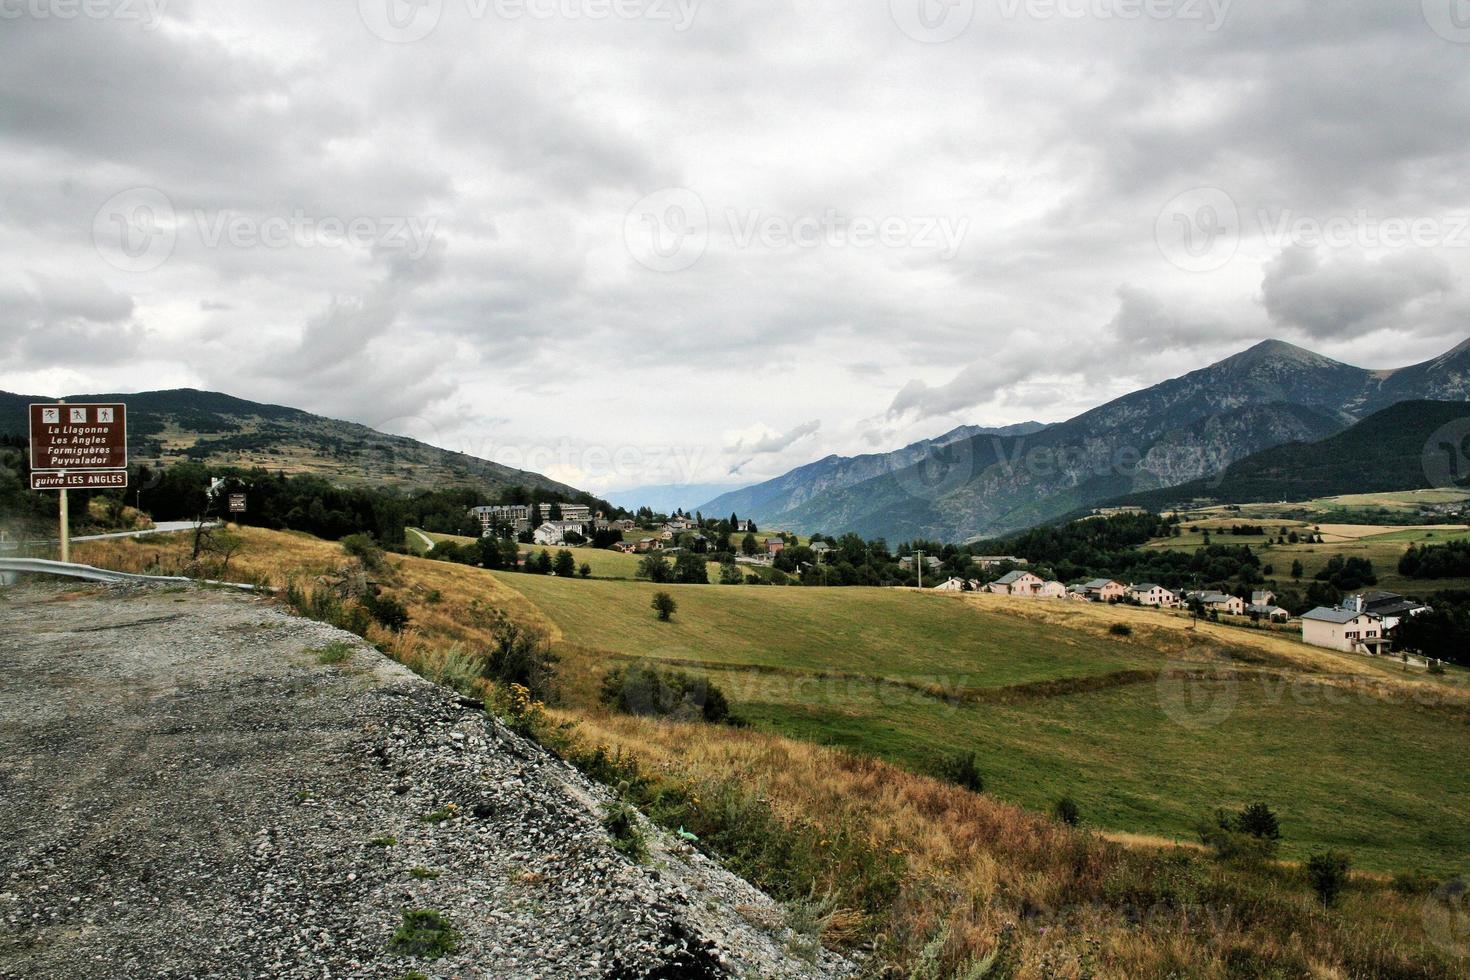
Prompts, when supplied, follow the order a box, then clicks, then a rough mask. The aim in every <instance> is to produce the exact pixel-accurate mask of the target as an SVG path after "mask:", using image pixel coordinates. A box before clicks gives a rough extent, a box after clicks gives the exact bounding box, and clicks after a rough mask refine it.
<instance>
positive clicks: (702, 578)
mask: <svg viewBox="0 0 1470 980" xmlns="http://www.w3.org/2000/svg"><path fill="white" fill-rule="evenodd" d="M673 581H675V582H678V583H679V584H680V585H708V584H709V564H708V563H707V562H706V561H705V560H704V559H703V558H702V557H700V556H699V555H696V554H694V553H693V552H690V551H686V552H683V553H682V554H680V555H679V557H678V558H676V559H674V577H673Z"/></svg>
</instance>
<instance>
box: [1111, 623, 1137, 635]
mask: <svg viewBox="0 0 1470 980" xmlns="http://www.w3.org/2000/svg"><path fill="white" fill-rule="evenodd" d="M1108 632H1109V633H1111V634H1113V635H1114V636H1132V635H1133V627H1132V626H1129V625H1128V624H1127V623H1114V624H1113V625H1112V626H1109V627H1108Z"/></svg>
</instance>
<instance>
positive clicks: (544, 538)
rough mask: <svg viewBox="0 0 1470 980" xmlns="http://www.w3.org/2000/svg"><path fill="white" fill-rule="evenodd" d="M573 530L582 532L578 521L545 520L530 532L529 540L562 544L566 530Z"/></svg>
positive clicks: (540, 543) (543, 543) (548, 543)
mask: <svg viewBox="0 0 1470 980" xmlns="http://www.w3.org/2000/svg"><path fill="white" fill-rule="evenodd" d="M569 531H574V532H576V533H577V534H581V533H582V524H581V522H579V521H547V522H546V523H545V524H542V525H541V526H540V527H538V528H537V529H536V530H535V531H534V532H532V534H531V540H532V541H534V542H535V543H536V544H539V545H549V546H555V545H562V544H566V540H567V532H569Z"/></svg>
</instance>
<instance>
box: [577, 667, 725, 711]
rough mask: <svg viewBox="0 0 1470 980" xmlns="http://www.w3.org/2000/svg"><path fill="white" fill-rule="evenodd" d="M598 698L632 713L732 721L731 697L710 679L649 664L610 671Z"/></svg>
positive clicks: (603, 681)
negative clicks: (661, 668) (726, 695)
mask: <svg viewBox="0 0 1470 980" xmlns="http://www.w3.org/2000/svg"><path fill="white" fill-rule="evenodd" d="M598 700H600V701H601V702H602V703H603V704H604V705H606V706H607V707H609V708H613V709H615V710H617V711H621V712H623V713H624V714H630V715H643V716H648V717H655V718H672V719H675V720H677V721H695V720H703V721H708V722H724V721H729V720H730V702H729V700H728V699H727V698H726V697H725V693H724V692H723V691H721V690H720V689H719V688H718V687H716V686H715V685H714V684H712V683H710V681H709V680H708V679H707V678H704V677H699V676H696V675H693V674H686V673H684V672H683V671H678V670H659V669H657V668H655V667H652V666H649V665H646V664H632V665H630V666H627V667H619V668H616V669H614V670H611V671H609V672H608V674H607V676H606V677H604V678H603V680H602V691H601V693H600V694H599V696H598Z"/></svg>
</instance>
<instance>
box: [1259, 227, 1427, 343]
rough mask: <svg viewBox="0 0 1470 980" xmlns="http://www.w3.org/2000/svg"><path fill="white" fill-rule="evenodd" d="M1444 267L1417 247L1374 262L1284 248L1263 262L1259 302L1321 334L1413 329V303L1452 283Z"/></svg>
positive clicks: (1287, 321)
mask: <svg viewBox="0 0 1470 980" xmlns="http://www.w3.org/2000/svg"><path fill="white" fill-rule="evenodd" d="M1453 284H1454V278H1453V276H1452V275H1451V273H1450V270H1449V268H1448V266H1446V265H1445V263H1444V262H1443V261H1442V260H1441V259H1439V258H1437V257H1435V256H1434V255H1431V254H1427V253H1424V252H1420V251H1405V252H1396V253H1390V254H1388V255H1386V256H1384V257H1383V258H1381V259H1379V260H1377V261H1372V260H1369V259H1366V258H1363V257H1361V256H1359V255H1356V254H1355V253H1347V254H1343V255H1336V254H1333V255H1326V254H1324V253H1323V252H1321V251H1319V250H1314V249H1307V248H1297V247H1293V248H1288V249H1286V250H1284V251H1283V252H1282V253H1281V254H1280V255H1279V256H1278V257H1277V258H1276V259H1275V260H1274V261H1273V262H1271V263H1270V264H1269V265H1268V266H1267V267H1266V273H1265V278H1264V279H1263V280H1262V282H1261V301H1262V303H1263V305H1264V306H1265V309H1266V312H1267V313H1268V314H1269V315H1270V317H1271V319H1272V320H1273V321H1275V322H1276V323H1278V324H1282V325H1284V326H1289V327H1295V328H1298V329H1300V330H1302V331H1303V332H1304V333H1306V334H1307V335H1308V336H1310V337H1314V338H1319V339H1350V338H1353V337H1357V336H1361V335H1363V334H1366V333H1369V332H1372V331H1373V330H1377V329H1380V328H1383V327H1385V326H1398V327H1401V328H1403V329H1406V330H1412V329H1413V327H1414V326H1415V324H1414V322H1413V316H1412V315H1411V311H1412V308H1413V307H1414V306H1415V305H1416V304H1418V303H1421V302H1422V301H1425V300H1430V299H1434V298H1437V297H1439V296H1441V295H1443V294H1444V293H1445V292H1447V291H1448V290H1450V289H1451V288H1452V287H1453Z"/></svg>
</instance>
